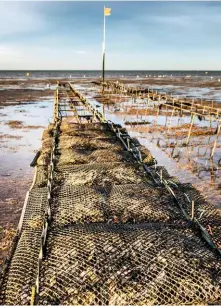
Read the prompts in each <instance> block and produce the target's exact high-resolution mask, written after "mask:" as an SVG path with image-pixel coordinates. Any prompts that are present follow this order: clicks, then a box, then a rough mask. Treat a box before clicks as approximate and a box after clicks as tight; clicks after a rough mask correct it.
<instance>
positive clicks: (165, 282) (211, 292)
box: [39, 224, 221, 305]
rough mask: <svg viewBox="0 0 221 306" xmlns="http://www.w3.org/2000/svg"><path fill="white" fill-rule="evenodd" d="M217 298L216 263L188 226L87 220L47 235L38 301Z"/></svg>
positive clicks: (92, 302)
mask: <svg viewBox="0 0 221 306" xmlns="http://www.w3.org/2000/svg"><path fill="white" fill-rule="evenodd" d="M220 296H221V288H220V261H218V260H217V258H216V257H215V256H214V255H213V254H212V253H211V252H210V251H208V249H207V247H205V245H204V244H203V243H202V242H201V241H200V240H199V239H198V238H196V237H194V233H193V232H191V231H190V230H187V229H186V230H178V229H176V228H171V229H170V228H169V227H166V226H165V225H164V226H161V227H160V226H159V224H158V225H156V224H155V225H152V226H151V225H150V224H146V225H143V226H141V225H133V226H128V225H123V226H117V225H115V226H111V225H101V224H97V225H96V224H90V225H82V226H79V225H76V226H72V227H66V228H63V229H54V230H52V231H51V232H50V234H49V237H48V249H47V256H46V258H45V260H44V262H43V266H42V271H41V279H40V301H39V302H40V304H41V305H49V304H52V305H53V304H62V305H68V304H69V305H70V304H71V305H79V304H80V305H99V304H100V305H128V304H130V305H160V304H161V305H162V304H164V305H165V304H179V305H181V304H182V305H186V304H204V303H206V302H207V301H210V302H211V303H212V302H216V303H218V302H219V301H220Z"/></svg>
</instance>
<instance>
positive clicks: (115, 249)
mask: <svg viewBox="0 0 221 306" xmlns="http://www.w3.org/2000/svg"><path fill="white" fill-rule="evenodd" d="M62 94H65V89H64V90H63V91H62ZM69 96H70V95H69ZM60 98H61V96H60ZM69 98H70V99H71V96H70V97H69ZM63 100H64V102H65V97H63ZM72 121H73V117H70V118H68V119H67V120H65V119H64V120H63V122H62V123H61V125H60V136H59V139H58V143H57V145H56V150H55V158H53V160H52V162H55V168H54V172H53V173H51V174H50V175H49V169H53V167H51V168H50V167H49V161H50V156H51V150H52V144H53V141H54V140H55V139H56V141H57V138H54V137H55V130H53V128H54V126H49V128H48V130H47V131H45V132H44V135H43V143H42V155H40V158H39V159H38V166H36V171H37V172H36V177H35V181H34V184H33V188H32V189H31V191H30V192H29V199H28V202H27V207H26V211H25V214H24V221H23V225H22V231H21V236H20V238H19V240H18V245H17V248H16V250H15V253H14V255H13V257H12V260H11V264H10V269H9V273H8V274H7V275H6V277H5V279H4V283H3V288H2V292H1V294H0V302H1V304H7V305H14V304H21V305H27V304H30V303H31V296H32V287H33V286H34V285H35V284H37V283H38V282H37V280H38V279H40V284H39V286H40V293H39V295H37V298H36V297H35V298H36V299H35V302H37V303H38V304H40V305H54V304H63V305H79V304H80V305H98V304H99V305H159V304H164V305H165V304H173V305H177V304H179V305H187V304H200V305H204V304H207V303H213V304H214V303H216V304H219V303H221V274H220V271H221V260H220V258H219V257H217V255H216V254H215V252H213V251H212V250H211V249H209V247H208V246H207V245H206V244H205V243H204V242H203V240H202V239H201V237H200V235H199V232H198V231H197V230H195V229H193V227H190V226H189V224H188V223H187V222H186V221H185V220H184V217H183V215H182V214H181V210H180V208H179V206H178V205H177V203H176V201H174V199H173V197H172V195H171V194H170V193H169V192H168V191H167V189H166V188H165V186H163V183H164V182H165V179H166V180H167V184H169V185H173V186H174V187H175V188H177V189H176V191H175V193H176V196H177V199H178V200H179V201H180V203H181V205H182V207H183V208H185V209H186V211H187V213H188V214H190V212H191V210H190V208H191V206H190V204H189V202H188V201H187V197H188V196H189V197H192V198H193V199H194V200H195V202H196V216H197V217H200V218H201V220H202V221H203V222H204V221H205V222H206V220H207V219H210V222H213V221H214V224H215V226H216V230H214V232H213V233H214V234H215V235H216V236H217V237H218V238H219V237H220V236H219V235H220V234H218V233H220V227H219V226H220V225H219V224H220V215H219V214H218V212H217V211H216V210H215V209H212V208H211V206H209V204H208V203H207V202H205V200H203V199H202V198H201V197H200V196H199V194H197V193H196V192H195V191H194V189H193V188H192V189H191V188H190V187H188V186H184V185H181V184H180V183H179V182H178V181H177V180H176V178H173V177H170V176H169V174H168V173H167V171H166V170H165V168H163V167H149V168H148V169H149V170H148V171H149V173H148V172H146V171H145V170H144V168H143V166H142V165H140V164H139V163H136V162H135V160H134V159H133V157H132V154H131V153H130V152H125V150H124V149H123V145H122V144H121V143H120V141H119V139H118V138H117V137H115V136H113V133H112V132H110V127H109V126H108V124H103V123H88V124H79V123H73V122H72ZM122 130H123V129H122ZM124 132H125V131H124ZM136 146H137V147H138V146H139V147H140V149H141V156H142V158H143V160H144V161H145V162H146V163H147V164H149V165H151V164H152V163H153V162H154V160H153V157H152V155H151V154H150V152H149V150H147V149H145V148H144V147H141V146H140V145H139V144H138V143H137V144H136ZM48 176H50V177H53V180H52V181H50V182H49V181H48ZM153 178H154V179H153ZM50 183H52V192H51V193H50V192H49V190H50V188H49V187H50ZM47 185H48V186H49V187H47ZM182 186H183V187H182ZM182 188H183V189H182ZM181 189H182V190H181ZM181 191H185V193H186V195H184V194H183V192H181ZM48 196H49V197H48ZM49 204H50V208H51V218H48V221H49V227H48V231H46V227H44V225H43V224H44V221H45V220H46V217H47V213H46V212H47V210H48V205H49ZM202 209H204V210H205V212H203V214H202ZM200 214H201V215H200ZM207 222H208V220H207ZM43 229H44V231H43ZM42 233H47V239H46V245H45V246H44V249H45V252H44V258H43V261H42V264H41V265H40V267H38V259H39V252H40V249H41V241H42V239H43V236H42ZM38 272H39V274H38ZM38 276H39V277H38Z"/></svg>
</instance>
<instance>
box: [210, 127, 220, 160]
mask: <svg viewBox="0 0 221 306" xmlns="http://www.w3.org/2000/svg"><path fill="white" fill-rule="evenodd" d="M220 128H221V124H220V123H219V125H218V127H217V133H216V139H215V142H214V145H213V148H212V151H211V154H210V158H212V157H213V155H214V152H215V149H216V146H217V142H218V138H219V133H220Z"/></svg>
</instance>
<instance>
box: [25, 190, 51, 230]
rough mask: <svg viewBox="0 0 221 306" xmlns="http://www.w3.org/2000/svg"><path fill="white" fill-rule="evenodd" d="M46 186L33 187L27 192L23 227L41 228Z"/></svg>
mask: <svg viewBox="0 0 221 306" xmlns="http://www.w3.org/2000/svg"><path fill="white" fill-rule="evenodd" d="M47 195H48V188H47V187H43V188H33V189H32V190H31V191H30V192H29V197H28V202H27V206H26V210H25V214H24V219H23V224H22V226H23V229H24V228H26V229H28V228H31V229H35V228H40V229H41V228H42V226H43V220H44V216H45V212H46V209H47V206H48V204H47V203H48V202H47Z"/></svg>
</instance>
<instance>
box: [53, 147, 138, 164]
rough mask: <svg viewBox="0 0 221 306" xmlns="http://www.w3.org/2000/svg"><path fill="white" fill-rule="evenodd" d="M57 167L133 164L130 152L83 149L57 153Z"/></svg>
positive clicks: (65, 150)
mask: <svg viewBox="0 0 221 306" xmlns="http://www.w3.org/2000/svg"><path fill="white" fill-rule="evenodd" d="M57 153H58V154H57V165H58V166H61V165H66V164H72V165H74V164H76V165H77V164H91V163H107V162H110V163H111V162H131V163H132V162H133V157H132V155H131V153H130V152H127V151H123V150H115V149H113V150H109V149H101V150H99V149H98V150H84V149H64V150H59V151H58V152H57Z"/></svg>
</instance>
